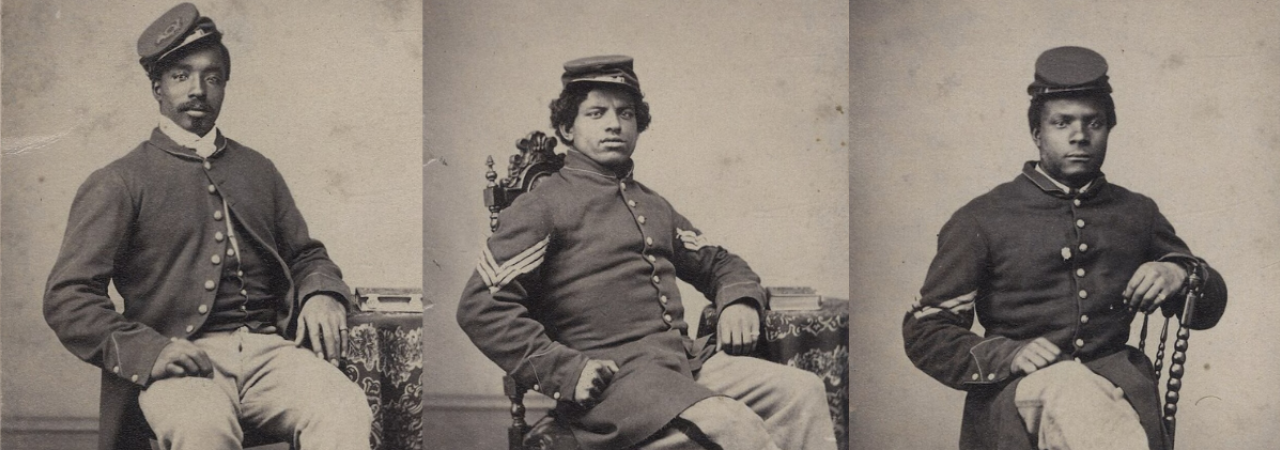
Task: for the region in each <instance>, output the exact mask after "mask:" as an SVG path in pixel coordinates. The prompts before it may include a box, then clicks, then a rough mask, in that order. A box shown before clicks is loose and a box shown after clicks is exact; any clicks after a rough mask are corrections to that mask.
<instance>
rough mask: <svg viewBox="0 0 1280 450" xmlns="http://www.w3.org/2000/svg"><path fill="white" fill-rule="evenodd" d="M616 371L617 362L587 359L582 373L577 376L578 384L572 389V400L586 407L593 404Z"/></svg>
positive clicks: (598, 399) (597, 400)
mask: <svg viewBox="0 0 1280 450" xmlns="http://www.w3.org/2000/svg"><path fill="white" fill-rule="evenodd" d="M615 373H618V364H617V363H615V362H613V360H609V359H591V360H587V365H586V366H583V367H582V375H579V376H578V386H576V387H575V388H574V389H573V401H575V402H578V404H580V405H582V406H586V407H591V406H594V405H595V404H596V403H597V402H599V401H600V394H601V393H603V392H604V388H606V387H608V386H609V383H610V382H612V381H613V374H615Z"/></svg>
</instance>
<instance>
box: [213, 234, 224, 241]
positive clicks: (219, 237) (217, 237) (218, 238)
mask: <svg viewBox="0 0 1280 450" xmlns="http://www.w3.org/2000/svg"><path fill="white" fill-rule="evenodd" d="M226 238H227V236H226V235H223V234H222V232H221V231H219V232H216V233H213V240H214V242H222V240H223V239H226Z"/></svg>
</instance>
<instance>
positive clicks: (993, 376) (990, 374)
mask: <svg viewBox="0 0 1280 450" xmlns="http://www.w3.org/2000/svg"><path fill="white" fill-rule="evenodd" d="M994 379H996V374H994V373H989V374H987V380H988V381H990V380H994Z"/></svg>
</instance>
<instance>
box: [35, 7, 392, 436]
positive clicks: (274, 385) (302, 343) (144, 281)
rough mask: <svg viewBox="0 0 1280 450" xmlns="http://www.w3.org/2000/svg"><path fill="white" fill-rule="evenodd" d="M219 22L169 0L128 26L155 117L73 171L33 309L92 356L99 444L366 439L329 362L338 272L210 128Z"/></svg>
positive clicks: (273, 176)
mask: <svg viewBox="0 0 1280 450" xmlns="http://www.w3.org/2000/svg"><path fill="white" fill-rule="evenodd" d="M221 37H222V33H221V32H220V31H219V30H218V29H217V27H216V26H215V25H214V22H213V20H212V19H210V18H209V17H204V16H201V15H200V13H199V12H198V11H197V10H196V7H195V6H193V5H191V4H189V3H183V4H180V5H178V6H176V7H174V8H173V9H171V10H170V11H169V12H167V13H165V14H164V15H163V16H161V17H160V18H159V19H157V20H156V21H155V22H154V23H153V24H152V25H151V26H150V27H148V28H147V29H146V31H144V32H143V33H142V36H141V37H140V38H139V39H138V54H139V56H141V60H140V62H141V64H142V67H143V69H144V70H146V73H147V75H148V77H149V78H150V80H151V92H152V95H153V97H154V98H155V100H156V102H157V104H158V106H159V111H160V119H159V125H158V126H157V127H156V128H155V129H154V130H152V132H151V137H150V138H149V139H148V140H146V141H144V142H142V143H141V144H139V145H138V146H137V148H135V149H134V150H133V151H131V152H129V153H128V154H126V155H124V156H123V157H121V158H120V159H118V160H116V161H114V162H112V163H111V164H109V165H107V166H106V167H104V168H102V169H99V170H97V171H95V172H94V173H93V174H92V175H90V176H89V178H88V180H86V181H85V182H84V184H83V185H81V186H80V189H79V191H78V192H77V194H76V197H75V200H74V202H73V203H72V205H71V213H70V219H69V220H68V225H67V230H66V234H65V236H64V238H63V243H62V250H61V252H60V254H59V256H58V259H57V263H56V264H55V266H54V268H53V271H52V273H51V274H50V275H49V280H48V287H47V290H46V293H45V299H44V312H45V317H46V320H47V321H48V323H49V326H50V327H52V328H53V330H54V331H55V333H56V334H57V335H58V338H59V339H60V340H61V341H62V343H63V344H64V345H65V346H66V347H67V349H69V350H70V351H71V352H72V353H74V354H75V355H76V356H77V357H79V358H81V359H83V360H84V361H86V362H89V363H91V364H93V365H95V366H98V367H99V368H101V369H102V403H101V418H100V421H101V426H100V428H99V430H98V432H99V443H100V445H99V448H102V449H124V448H129V449H132V448H149V447H148V444H147V439H148V438H149V437H151V436H154V437H155V439H157V440H158V441H159V443H160V444H161V447H162V448H168V449H184V448H223V449H231V448H240V447H241V440H242V438H243V437H244V434H245V428H242V426H245V427H251V428H252V429H254V430H256V432H257V433H259V434H262V435H268V436H272V437H275V438H278V439H281V440H284V441H286V442H292V443H293V445H294V448H303V449H344V450H346V449H355V448H369V433H370V426H371V425H370V421H371V419H372V413H371V411H370V409H369V405H368V403H367V401H366V399H365V395H364V391H363V390H362V389H360V388H359V387H358V386H356V385H355V384H354V383H352V382H350V381H349V380H348V379H347V378H346V376H345V375H343V374H342V373H341V372H340V371H339V370H338V369H337V368H336V367H335V366H336V364H337V359H338V358H339V357H340V356H341V355H342V352H343V344H344V340H345V339H346V336H345V335H346V314H347V312H348V311H349V310H351V309H352V307H353V305H352V302H351V299H350V298H348V295H349V294H348V293H349V292H350V289H349V288H348V287H347V285H346V284H345V283H344V282H343V281H342V273H341V271H340V270H339V269H338V266H337V265H335V264H334V263H333V261H331V260H330V259H329V257H328V254H327V252H326V250H325V247H324V245H323V244H321V243H320V242H319V241H317V240H315V239H313V238H311V236H310V235H309V234H308V232H307V224H306V222H305V221H304V220H303V218H302V215H301V213H300V212H299V211H298V208H297V206H295V204H294V201H293V197H292V195H291V194H290V193H289V189H288V187H287V186H286V185H285V182H284V179H283V178H282V177H281V175H280V173H279V172H278V171H276V169H275V166H273V165H272V163H271V161H270V160H268V159H267V158H266V157H264V156H263V155H262V154H260V153H258V152H256V151H254V150H253V149H250V148H249V147H246V146H244V145H243V144H240V143H239V142H236V141H234V140H231V139H229V138H227V137H225V136H223V135H222V133H221V131H219V130H218V128H217V126H216V122H217V119H218V115H219V113H220V112H221V107H222V101H223V98H224V95H225V93H226V88H227V84H228V81H229V80H230V76H231V55H230V52H229V51H228V50H227V47H226V46H225V45H223V44H222V39H221ZM108 283H114V284H115V287H116V290H117V291H118V292H119V293H120V295H121V296H122V297H123V301H124V309H123V311H116V309H115V307H114V306H113V304H112V301H111V299H110V298H108V294H107V291H108Z"/></svg>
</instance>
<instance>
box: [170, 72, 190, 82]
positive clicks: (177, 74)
mask: <svg viewBox="0 0 1280 450" xmlns="http://www.w3.org/2000/svg"><path fill="white" fill-rule="evenodd" d="M172 78H173V79H174V80H178V81H186V79H187V73H186V72H174V73H173V75H172Z"/></svg>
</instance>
